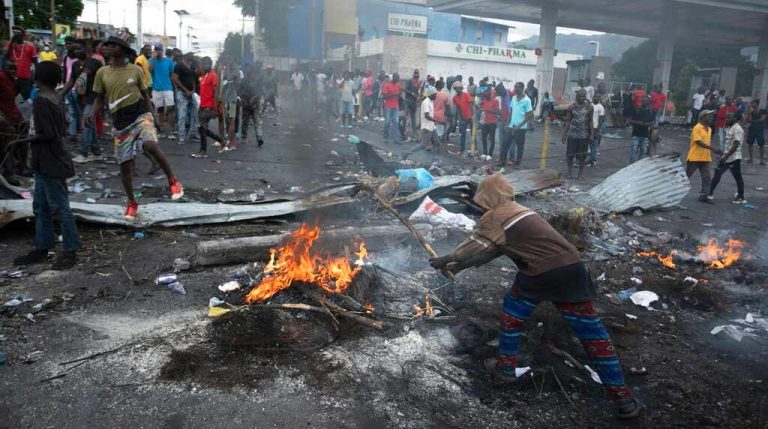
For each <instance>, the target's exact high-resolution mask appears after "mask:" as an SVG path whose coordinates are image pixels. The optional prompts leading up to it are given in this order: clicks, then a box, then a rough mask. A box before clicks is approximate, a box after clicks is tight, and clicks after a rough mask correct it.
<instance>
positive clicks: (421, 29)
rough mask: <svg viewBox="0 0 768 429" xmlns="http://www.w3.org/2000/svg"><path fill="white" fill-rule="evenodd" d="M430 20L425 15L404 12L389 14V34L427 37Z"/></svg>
mask: <svg viewBox="0 0 768 429" xmlns="http://www.w3.org/2000/svg"><path fill="white" fill-rule="evenodd" d="M428 30H429V20H428V18H427V17H426V16H423V15H407V14H404V13H389V14H387V34H392V35H398V36H410V37H427V31H428Z"/></svg>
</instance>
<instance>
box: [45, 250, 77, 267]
mask: <svg viewBox="0 0 768 429" xmlns="http://www.w3.org/2000/svg"><path fill="white" fill-rule="evenodd" d="M75 264H77V254H75V252H64V253H62V254H61V256H59V257H58V258H56V261H54V263H53V265H51V269H52V270H56V271H60V270H68V269H70V268H72V267H74V266H75Z"/></svg>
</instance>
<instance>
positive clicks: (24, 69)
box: [5, 25, 37, 100]
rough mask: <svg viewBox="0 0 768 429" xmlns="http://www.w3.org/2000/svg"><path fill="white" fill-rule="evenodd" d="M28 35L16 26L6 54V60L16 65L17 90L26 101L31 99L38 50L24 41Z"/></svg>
mask: <svg viewBox="0 0 768 429" xmlns="http://www.w3.org/2000/svg"><path fill="white" fill-rule="evenodd" d="M26 34H27V32H26V30H24V28H22V27H19V26H18V25H15V26H14V27H13V37H12V38H11V41H10V42H9V43H8V49H7V52H6V54H5V55H6V58H10V59H11V60H13V62H15V63H16V89H18V91H19V93H20V94H21V96H22V97H24V100H27V99H28V98H29V93H30V92H31V91H32V65H33V64H37V49H35V45H33V44H32V43H29V42H26V41H24V37H25V36H26Z"/></svg>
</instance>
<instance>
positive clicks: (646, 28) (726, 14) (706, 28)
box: [427, 0, 768, 47]
mask: <svg viewBox="0 0 768 429" xmlns="http://www.w3.org/2000/svg"><path fill="white" fill-rule="evenodd" d="M551 1H552V2H553V3H555V4H556V5H557V7H558V17H557V25H558V26H560V27H570V28H577V29H583V30H592V31H602V32H606V33H614V34H625V35H630V36H638V37H647V38H658V37H659V36H667V37H671V38H674V39H675V40H678V41H681V42H685V41H690V42H694V41H700V42H705V43H715V44H722V45H735V46H741V47H743V46H755V45H758V44H759V43H760V36H761V35H762V34H763V32H765V31H768V0H642V1H637V0H611V1H606V0H551ZM427 3H428V6H431V7H433V8H434V10H436V11H440V12H449V13H457V14H462V15H472V16H483V15H485V16H488V17H492V18H496V19H506V20H510V21H521V22H531V23H536V24H538V23H539V22H540V20H541V6H542V3H544V1H542V0H428V2H427ZM665 21H666V22H667V24H668V25H666V26H665V25H664V23H665Z"/></svg>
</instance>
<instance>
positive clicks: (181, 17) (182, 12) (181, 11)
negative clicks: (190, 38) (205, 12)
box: [174, 9, 189, 49]
mask: <svg viewBox="0 0 768 429" xmlns="http://www.w3.org/2000/svg"><path fill="white" fill-rule="evenodd" d="M174 12H175V13H176V15H179V40H177V41H176V47H177V48H179V49H180V46H181V43H182V40H184V37H183V35H182V33H181V26H182V24H183V23H184V17H185V16H187V15H189V12H187V11H186V10H184V9H177V10H174Z"/></svg>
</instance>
